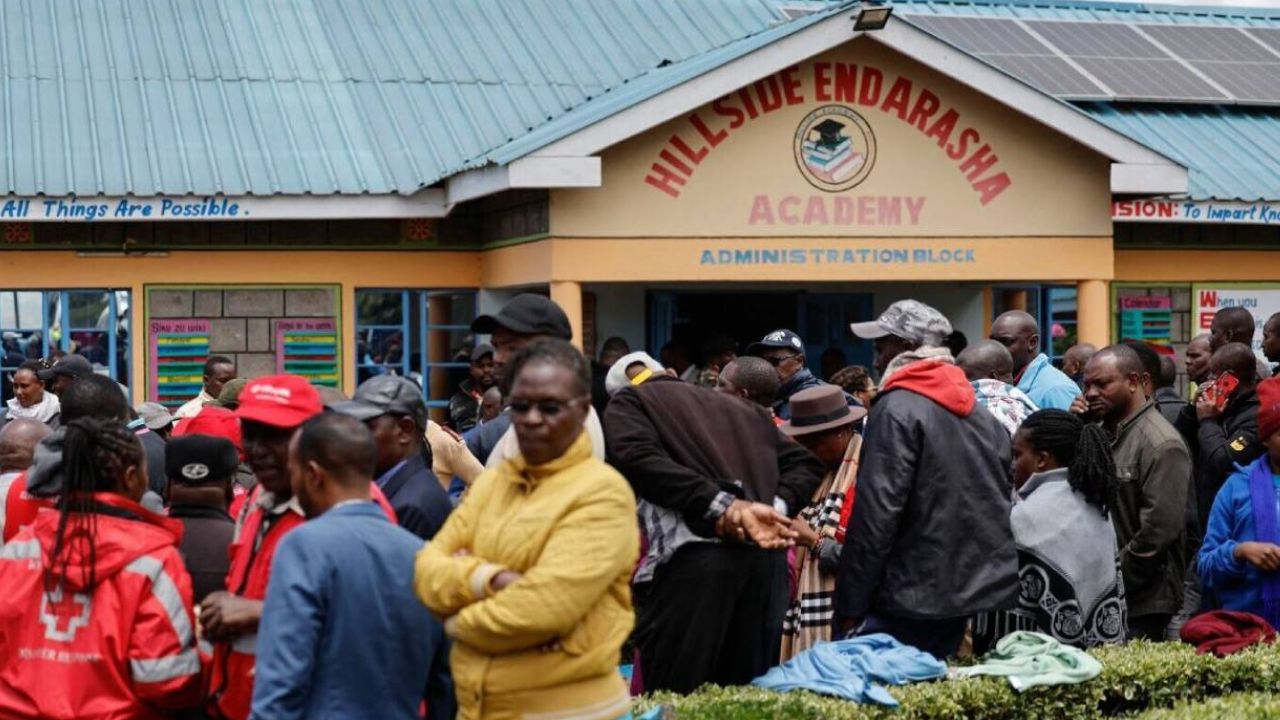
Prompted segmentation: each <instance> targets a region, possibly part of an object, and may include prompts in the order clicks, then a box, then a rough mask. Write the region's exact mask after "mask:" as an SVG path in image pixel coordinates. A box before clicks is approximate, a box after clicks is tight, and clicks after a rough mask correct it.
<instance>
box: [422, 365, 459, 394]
mask: <svg viewBox="0 0 1280 720" xmlns="http://www.w3.org/2000/svg"><path fill="white" fill-rule="evenodd" d="M462 372H463V377H466V370H465V369H463V371H462ZM427 378H428V383H427V395H426V397H427V402H434V403H448V402H449V398H451V397H453V394H454V393H455V392H457V391H458V384H459V383H461V382H462V380H461V379H460V378H459V377H458V374H457V372H456V370H455V368H447V367H433V368H430V369H429V370H428V371H427Z"/></svg>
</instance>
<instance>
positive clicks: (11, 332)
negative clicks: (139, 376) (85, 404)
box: [0, 289, 130, 401]
mask: <svg viewBox="0 0 1280 720" xmlns="http://www.w3.org/2000/svg"><path fill="white" fill-rule="evenodd" d="M129 306H130V303H129V291H128V290H116V289H74V290H0V338H2V339H3V348H4V354H3V357H2V358H0V375H2V376H3V382H2V383H0V397H2V399H3V400H4V401H8V400H9V398H11V397H13V383H12V381H13V373H14V372H15V371H16V370H17V369H18V368H19V367H20V366H21V365H22V363H24V362H26V361H27V360H38V359H41V358H49V357H52V356H54V355H55V354H56V353H58V352H61V353H69V354H77V355H83V356H84V357H85V358H86V359H88V360H89V362H91V363H93V366H94V368H95V369H97V371H98V372H99V373H101V374H103V375H106V376H108V377H110V378H112V379H113V380H115V381H116V382H119V383H121V384H123V385H125V386H128V384H129V343H128V332H129Z"/></svg>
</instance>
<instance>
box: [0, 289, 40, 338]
mask: <svg viewBox="0 0 1280 720" xmlns="http://www.w3.org/2000/svg"><path fill="white" fill-rule="evenodd" d="M42 300H43V297H42V295H41V293H39V292H33V291H27V292H14V291H6V292H0V327H4V328H12V329H15V330H16V329H33V328H39V327H42V326H43V325H44V317H43V303H42Z"/></svg>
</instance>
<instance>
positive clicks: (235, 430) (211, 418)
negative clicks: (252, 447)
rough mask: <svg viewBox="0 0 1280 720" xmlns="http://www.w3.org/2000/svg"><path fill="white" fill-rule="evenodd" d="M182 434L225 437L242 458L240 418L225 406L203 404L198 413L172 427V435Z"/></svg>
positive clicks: (242, 444) (242, 446)
mask: <svg viewBox="0 0 1280 720" xmlns="http://www.w3.org/2000/svg"><path fill="white" fill-rule="evenodd" d="M184 435H212V436H214V437H220V438H225V439H227V440H230V441H231V444H232V445H235V446H236V452H238V453H240V458H241V459H242V460H243V459H244V443H243V442H242V441H241V439H240V420H239V419H237V418H236V415H235V413H233V412H231V411H230V410H228V409H226V408H223V407H217V406H216V405H205V406H204V408H203V409H202V410H200V414H199V415H196V416H194V417H190V418H187V419H186V420H182V421H181V422H179V423H178V424H177V426H176V427H174V428H173V436H174V437H182V436H184Z"/></svg>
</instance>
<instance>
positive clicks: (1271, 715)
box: [1137, 693, 1280, 720]
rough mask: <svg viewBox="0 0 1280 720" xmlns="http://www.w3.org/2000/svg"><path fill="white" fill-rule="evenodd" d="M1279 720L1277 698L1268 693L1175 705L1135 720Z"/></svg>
mask: <svg viewBox="0 0 1280 720" xmlns="http://www.w3.org/2000/svg"><path fill="white" fill-rule="evenodd" d="M1203 718H1231V719H1232V720H1280V696H1278V695H1272V694H1271V693H1240V694H1236V695H1227V696H1224V697H1219V698H1213V699H1212V700H1204V701H1202V702H1191V703H1185V702H1184V703H1179V704H1177V705H1175V706H1173V707H1171V708H1160V709H1157V710H1149V711H1147V712H1145V713H1143V714H1142V715H1140V716H1138V718H1137V720H1202V719H1203Z"/></svg>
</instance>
